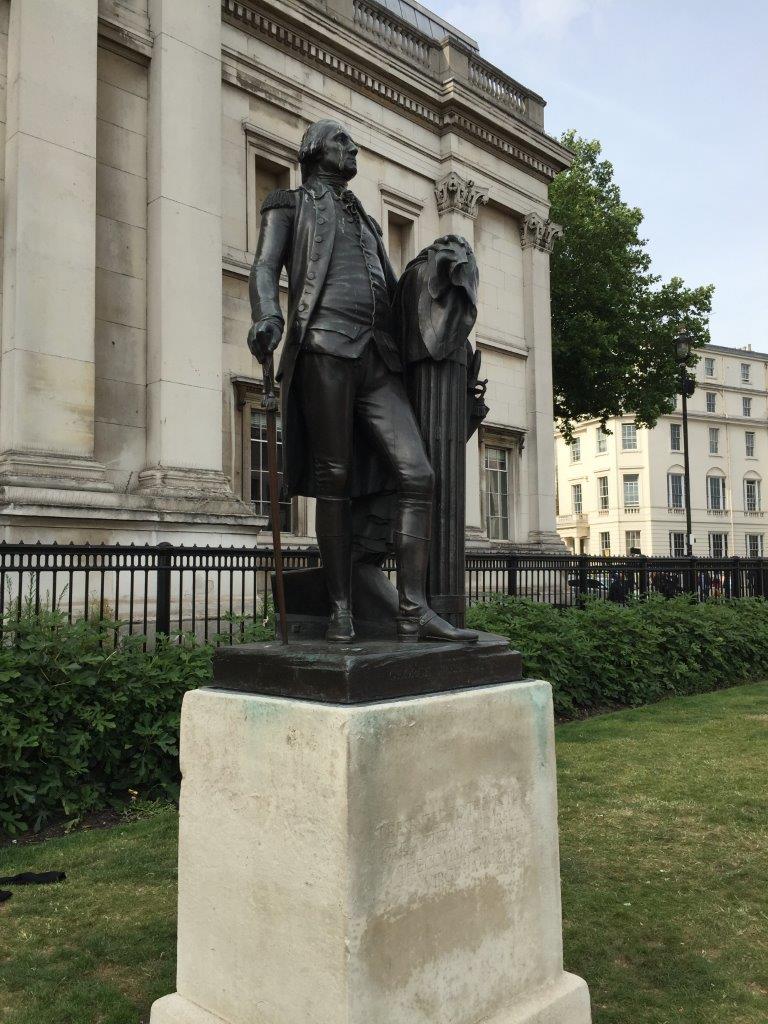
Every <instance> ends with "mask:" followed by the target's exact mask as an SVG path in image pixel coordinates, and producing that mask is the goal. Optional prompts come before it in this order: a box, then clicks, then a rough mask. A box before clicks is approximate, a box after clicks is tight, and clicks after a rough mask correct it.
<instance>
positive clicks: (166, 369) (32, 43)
mask: <svg viewBox="0 0 768 1024" xmlns="http://www.w3.org/2000/svg"><path fill="white" fill-rule="evenodd" d="M0 33H1V36H0V42H1V46H0V73H2V76H3V83H4V85H5V86H6V88H5V89H4V90H3V92H2V99H0V119H2V122H3V123H2V126H0V139H2V142H3V145H4V157H3V160H2V162H1V163H0V167H2V168H4V170H3V172H2V173H3V175H4V181H3V185H2V187H3V193H4V203H3V209H4V226H3V260H2V360H1V362H0V522H1V523H2V536H3V538H4V539H6V540H28V541H34V540H43V541H52V540H58V541H69V540H76V541H85V540H88V541H91V542H99V541H109V542H121V543H126V542H131V541H135V542H137V543H143V542H155V541H158V540H171V541H174V542H177V543H182V542H184V543H203V544H204V543H214V544H218V543H224V544H241V543H242V544H251V543H253V541H254V540H255V539H256V538H257V536H258V537H259V540H260V541H261V542H262V543H268V542H269V541H268V535H267V534H265V533H264V532H263V527H264V513H265V511H266V497H267V495H266V487H265V482H266V481H265V468H266V460H265V444H264V430H263V417H262V414H261V412H260V410H259V395H260V380H261V374H260V369H259V366H258V364H257V363H256V361H255V360H254V359H253V358H252V357H251V356H250V354H249V352H248V350H247V348H246V345H245V336H246V332H247V329H248V326H249V307H248V300H247V276H248V271H249V267H250V264H251V261H252V258H253V250H254V246H255V241H256V237H257V233H258V229H259V208H260V203H261V200H262V198H263V197H264V195H265V194H266V193H267V192H268V191H270V190H271V189H273V188H275V187H277V186H295V185H297V184H298V183H299V177H298V168H297V163H296V157H295V154H296V149H297V144H298V141H299V139H300V137H301V135H302V133H303V131H304V129H305V128H306V126H307V125H308V124H309V123H310V122H312V121H314V120H316V119H318V118H321V117H336V118H338V119H340V120H342V121H343V122H345V123H346V124H347V125H348V126H349V127H350V128H351V130H352V132H353V135H354V138H355V140H356V141H357V142H358V144H359V146H360V150H361V152H360V158H359V164H360V173H359V175H358V177H357V179H356V180H355V182H354V188H355V190H356V191H357V193H358V195H359V196H360V197H361V199H362V201H363V203H364V204H365V205H366V207H367V208H368V209H369V210H370V211H371V212H372V213H373V215H374V216H376V217H377V219H378V220H379V221H380V222H381V224H382V226H383V230H384V233H385V237H386V241H387V244H388V247H389V251H390V253H391V254H392V258H393V260H394V262H395V264H396V266H397V267H402V266H403V265H404V264H405V262H406V261H407V260H408V259H409V258H410V257H411V256H412V255H414V254H415V253H416V252H417V251H418V250H419V249H420V248H421V247H422V246H423V245H425V244H427V243H428V242H430V241H431V240H432V239H433V238H434V237H435V236H437V235H438V234H442V233H445V232H448V231H451V232H456V233H459V234H462V235H464V236H466V237H468V238H469V239H470V241H471V242H472V244H473V245H474V247H475V250H476V252H477V254H478V258H479V264H480V270H481V275H482V288H481V306H480V310H479V318H478V324H477V330H476V333H475V339H474V340H475V341H476V343H477V345H478V347H479V348H480V349H481V350H482V353H483V359H484V367H485V374H484V375H485V376H487V377H488V379H489V384H488V394H487V401H488V404H489V406H490V415H489V417H488V420H487V421H486V424H485V426H484V428H483V430H482V433H481V434H480V436H479V438H476V439H475V440H474V441H473V443H472V445H471V446H470V448H469V451H468V495H467V522H468V527H469V531H470V534H471V536H472V537H473V538H474V539H475V540H477V541H484V542H485V543H486V544H487V543H488V538H489V537H490V538H492V539H493V541H494V542H496V541H498V542H509V543H515V544H519V545H536V546H538V547H541V546H547V545H549V546H551V545H553V544H560V542H559V540H558V538H557V534H556V533H555V518H554V479H555V477H554V449H553V444H552V394H551V390H552V389H551V356H550V303H549V252H550V250H551V246H552V242H553V239H554V237H555V236H556V234H557V229H556V226H555V225H552V224H551V223H550V222H549V221H548V199H547V189H548V184H549V182H550V181H551V180H552V178H553V176H554V175H555V174H556V173H557V172H558V171H559V170H561V169H562V168H563V167H565V166H566V165H567V161H568V154H567V152H566V151H565V150H564V149H563V148H562V147H561V146H559V145H558V144H557V143H556V142H555V141H554V140H553V139H551V138H550V137H548V136H547V135H546V134H545V132H544V127H543V111H544V101H543V100H542V99H541V98H540V97H539V96H537V95H535V94H534V93H532V92H530V91H529V90H528V89H526V88H524V87H523V86H521V85H520V84H518V83H517V82H515V81H513V80H512V79H510V78H508V77H507V76H506V75H504V74H503V73H502V72H500V71H499V70H498V69H496V68H495V67H493V66H492V65H491V64H489V63H488V62H486V61H485V60H483V58H482V57H481V56H480V54H479V52H478V48H477V45H476V44H475V43H474V42H473V40H472V39H470V38H469V37H468V36H467V35H465V34H464V33H462V32H460V31H458V30H457V29H455V28H453V27H452V26H450V25H448V24H446V23H445V22H443V21H441V20H440V19H439V18H437V17H435V16H434V15H432V14H430V13H429V12H428V11H426V10H425V9H424V8H422V7H421V6H420V5H419V4H418V3H415V2H411V0H258V2H256V0H194V2H191V0H0ZM312 520H313V510H312V507H311V503H310V502H308V501H306V500H303V499H299V500H296V501H294V502H293V503H292V504H291V505H290V506H287V507H286V508H285V510H284V526H285V528H286V529H287V530H288V531H289V532H290V534H291V537H290V538H289V539H290V540H291V541H293V542H294V543H300V542H302V541H303V540H306V539H307V538H311V535H312ZM260 531H261V534H260V536H259V532H260Z"/></svg>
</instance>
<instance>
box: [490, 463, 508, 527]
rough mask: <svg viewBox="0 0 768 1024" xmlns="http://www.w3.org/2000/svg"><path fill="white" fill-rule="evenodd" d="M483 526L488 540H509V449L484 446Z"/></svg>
mask: <svg viewBox="0 0 768 1024" xmlns="http://www.w3.org/2000/svg"><path fill="white" fill-rule="evenodd" d="M485 526H486V530H487V531H488V537H489V539H490V540H509V449H508V448H495V447H491V446H490V445H486V446H485Z"/></svg>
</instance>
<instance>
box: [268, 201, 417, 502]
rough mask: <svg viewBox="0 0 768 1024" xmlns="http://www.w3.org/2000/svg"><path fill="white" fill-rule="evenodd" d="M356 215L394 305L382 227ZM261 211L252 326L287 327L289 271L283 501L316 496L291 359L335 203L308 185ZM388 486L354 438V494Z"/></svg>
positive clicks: (394, 359) (330, 234)
mask: <svg viewBox="0 0 768 1024" xmlns="http://www.w3.org/2000/svg"><path fill="white" fill-rule="evenodd" d="M358 210H359V212H360V216H361V217H362V218H363V220H364V221H365V222H366V223H367V224H368V226H369V228H370V229H371V231H372V232H373V234H374V236H375V238H376V240H377V246H378V252H379V259H380V260H381V266H382V269H383V271H384V277H385V280H386V285H387V291H388V293H389V297H390V302H393V300H394V295H395V290H396V288H397V277H396V276H395V272H394V270H393V269H392V265H391V263H390V261H389V257H388V256H387V252H386V250H385V248H384V243H383V241H382V238H381V228H380V227H379V226H378V224H377V223H376V221H375V220H373V218H372V217H369V216H368V214H367V213H366V212H365V210H363V208H362V206H360V205H359V204H358ZM261 212H262V222H261V232H260V234H259V242H258V246H257V249H256V258H255V260H254V263H253V268H252V269H251V279H250V297H251V311H252V315H253V319H254V321H259V320H261V319H263V318H264V317H275V318H278V319H279V320H280V321H281V322H283V323H285V321H284V318H283V314H282V311H281V309H280V302H279V288H280V272H281V270H282V268H283V267H285V268H286V270H287V272H288V319H287V326H286V329H285V335H284V347H283V353H282V356H281V358H280V364H279V367H278V371H277V379H278V380H279V381H280V391H281V403H282V424H283V467H284V476H283V479H284V491H285V494H286V495H287V496H291V495H294V494H305V495H314V494H315V493H316V492H315V486H314V481H313V479H312V466H311V460H310V459H309V458H308V446H307V443H306V437H305V425H304V422H303V418H302V414H301V408H300V405H299V403H298V401H297V400H296V396H295V394H294V393H293V388H292V384H293V376H294V370H295V367H296V360H297V359H298V356H299V353H300V351H301V347H302V343H303V341H304V337H305V335H306V333H307V328H308V327H309V326H310V322H311V320H312V314H313V313H314V311H315V307H316V305H317V301H318V299H319V297H320V295H321V293H322V290H323V285H324V283H325V279H326V275H327V273H328V266H329V264H330V261H331V255H332V253H333V243H334V239H335V237H336V223H337V213H336V202H335V201H334V197H333V195H332V193H331V191H330V189H329V188H328V186H327V185H325V184H323V183H321V182H311V183H310V184H309V185H302V186H301V187H300V188H297V189H279V190H278V191H276V192H272V193H270V194H269V195H268V196H267V198H266V199H265V201H264V204H263V206H262V209H261ZM373 343H374V342H373V341H371V342H370V344H373ZM379 351H380V353H381V355H382V357H383V358H384V360H385V362H386V363H387V365H388V366H389V369H390V370H393V371H395V372H400V370H401V363H400V360H399V357H398V355H397V351H396V349H395V348H394V346H393V347H392V349H391V350H390V351H388V350H387V349H386V348H381V347H380V348H379ZM328 358H332V357H328ZM391 487H392V483H391V481H390V480H388V473H387V470H386V467H385V466H384V464H383V462H381V461H380V459H379V458H378V456H377V454H376V453H375V452H372V451H371V450H370V448H369V446H368V443H367V441H366V439H365V438H358V436H357V435H356V436H355V464H354V467H353V475H352V494H353V496H359V495H363V494H371V493H374V492H377V491H382V490H389V489H391Z"/></svg>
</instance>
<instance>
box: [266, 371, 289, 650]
mask: <svg viewBox="0 0 768 1024" xmlns="http://www.w3.org/2000/svg"><path fill="white" fill-rule="evenodd" d="M263 372H264V393H263V395H262V398H261V407H262V409H263V410H264V412H265V413H266V416H267V464H268V466H269V515H270V519H271V520H272V546H273V548H274V552H275V584H276V586H275V590H276V591H277V614H278V617H279V619H280V635H281V637H282V640H283V643H284V644H287V643H288V619H287V617H286V614H285V585H284V581H283V549H282V547H281V544H280V494H279V483H278V469H277V398H275V364H274V360H273V358H272V353H271V352H270V353H269V355H268V356H267V358H266V360H265V361H264V371H263Z"/></svg>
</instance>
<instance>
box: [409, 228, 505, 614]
mask: <svg viewBox="0 0 768 1024" xmlns="http://www.w3.org/2000/svg"><path fill="white" fill-rule="evenodd" d="M478 283H479V274H478V269H477V262H476V260H475V256H474V253H473V252H472V250H471V248H470V247H469V245H468V244H467V243H466V242H459V241H456V240H454V239H437V241H435V242H434V243H433V244H432V245H431V246H429V247H428V248H426V249H424V250H423V251H422V252H421V253H420V254H419V255H418V256H417V257H416V259H414V260H412V261H411V262H410V263H409V264H408V266H407V267H406V268H405V271H404V273H403V275H402V277H401V278H400V282H399V284H398V288H397V292H396V294H395V316H394V320H395V323H396V325H397V329H398V339H397V340H398V343H399V348H400V355H401V358H402V360H403V364H404V367H405V384H406V388H407V391H408V396H409V398H410V400H411V405H412V406H413V409H414V412H415V414H416V420H417V422H418V424H419V429H420V431H421V436H422V437H423V439H424V443H425V446H426V449H427V455H428V456H429V461H430V463H431V464H432V468H433V469H434V471H435V501H434V508H433V514H432V550H431V555H430V563H429V578H428V586H429V597H430V605H431V607H432V608H434V609H435V611H436V612H437V613H438V614H439V615H442V616H443V617H444V618H446V619H448V620H449V621H450V622H452V623H453V624H454V625H457V626H462V625H463V624H464V610H465V574H464V573H465V570H464V558H465V551H464V547H465V544H464V528H465V507H466V445H467V441H468V440H469V438H470V437H471V436H472V434H473V433H474V432H475V430H476V429H477V427H478V425H479V423H480V422H481V420H482V419H483V418H484V416H485V415H486V414H487V412H488V409H487V407H486V406H485V404H484V402H483V400H482V391H483V388H482V385H480V386H479V393H478V375H479V370H480V354H479V353H478V352H473V350H472V346H471V345H470V343H469V333H470V331H471V330H472V328H473V327H474V324H475V320H476V318H477V291H478Z"/></svg>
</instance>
